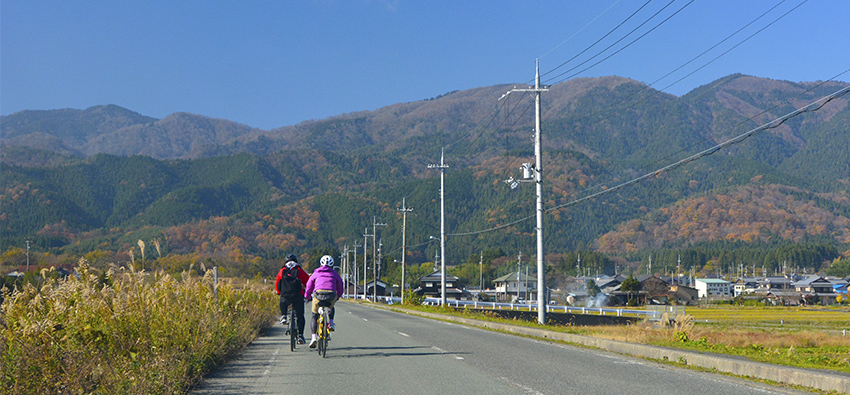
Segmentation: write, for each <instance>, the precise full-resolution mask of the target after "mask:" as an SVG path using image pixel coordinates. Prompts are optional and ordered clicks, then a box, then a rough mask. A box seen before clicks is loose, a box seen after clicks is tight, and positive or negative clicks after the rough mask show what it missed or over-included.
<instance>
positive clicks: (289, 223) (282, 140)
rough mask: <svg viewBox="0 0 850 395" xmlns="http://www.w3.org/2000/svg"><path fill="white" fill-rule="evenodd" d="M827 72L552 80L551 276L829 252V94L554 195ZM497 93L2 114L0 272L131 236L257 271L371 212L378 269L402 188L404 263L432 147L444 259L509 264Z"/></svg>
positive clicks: (511, 231)
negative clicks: (320, 109)
mask: <svg viewBox="0 0 850 395" xmlns="http://www.w3.org/2000/svg"><path fill="white" fill-rule="evenodd" d="M844 86H846V84H844V83H835V82H830V83H826V84H822V85H819V84H817V83H791V82H786V81H773V80H765V79H759V78H755V77H748V76H742V75H734V76H729V77H727V78H724V79H721V80H718V81H715V82H714V83H712V84H709V85H706V86H703V87H700V88H698V89H696V90H694V91H693V92H690V93H688V94H686V95H684V96H682V97H674V96H671V95H668V94H665V93H659V92H656V91H654V90H652V89H647V88H646V86H645V85H643V84H640V83H638V82H635V81H632V80H628V79H624V78H619V77H605V78H599V79H579V80H571V81H568V82H565V83H563V84H559V85H556V86H553V87H551V89H550V91H549V92H547V93H546V94H545V95H544V110H545V113H544V118H543V120H544V124H543V131H544V156H543V163H544V176H545V180H544V200H545V201H544V205H545V207H546V208H547V210H548V211H547V215H546V217H545V220H544V226H545V229H546V231H545V247H546V250H547V253H548V254H549V255H548V257H549V258H547V261H549V263H550V264H551V265H552V266H551V270H556V271H558V272H559V273H561V274H575V272H574V266H573V264H572V263H570V260H571V259H573V258H574V257H576V255H575V254H576V253H578V252H583V253H584V254H585V255H587V256H590V255H589V254H591V253H592V252H594V253H604V254H608V256H609V257H610V259H608V258H605V259H603V258H596V259H594V260H592V262H595V263H593V264H591V263H588V266H586V269H588V270H589V269H590V268H594V267H595V269H597V270H602V272H608V271H610V272H613V270H615V267H616V266H617V265H619V266H621V267H623V269H625V270H636V271H639V270H644V269H645V268H646V266H645V264H646V262H647V258H648V256H649V255H650V254H656V255H658V254H661V255H664V256H667V255H669V254H673V253H674V252H676V253H677V254H680V253H682V252H683V251H686V250H689V249H690V250H694V249H695V250H694V251H696V252H694V253H690V254H689V255H687V256H688V257H689V259H693V260H694V261H692V262H689V263H688V265H690V266H693V267H699V268H705V267H706V265H707V264H708V263H709V262H713V264H712V265H711V266H709V267H708V268H707V269H705V270H711V269H713V268H715V267H720V266H722V265H726V267H727V270H729V269H728V267H731V266H732V261H731V260H732V259H738V260H739V261H742V260H743V259H744V258H743V257H747V259H748V260H758V261H759V262H758V264H759V265H762V264H764V263H765V261H766V260H768V259H775V258H774V257H775V252H776V251H777V250H778V249H781V248H790V247H787V246H789V245H803V246H805V245H816V246H820V247H817V248H814V247H813V249H812V251H815V250H816V251H817V252H816V253H810V254H808V253H807V254H797V255H795V256H796V257H797V258H796V259H798V260H799V261H800V262H795V264H797V265H798V266H800V267H806V268H810V269H811V270H816V269H820V268H821V267H822V266H823V265H828V263H829V261H830V260H832V259H835V258H837V257H838V256H839V255H840V254H842V253H845V254H846V253H847V252H848V251H850V230H848V229H850V197H848V190H850V156H848V153H847V149H846V147H847V146H850V108H848V100H847V98H841V99H837V100H835V101H833V102H832V103H829V104H828V105H827V106H824V107H823V109H821V110H820V111H817V112H814V113H808V114H805V115H802V116H799V117H796V118H794V119H792V120H789V121H788V122H785V123H784V124H783V125H781V126H779V127H777V128H772V129H769V130H767V131H765V132H763V133H760V134H758V135H756V136H755V137H752V138H750V139H748V140H746V141H744V142H743V143H740V144H736V145H734V146H732V147H730V148H729V149H725V150H722V151H719V152H717V153H716V154H714V155H711V156H708V157H705V158H702V159H700V160H699V161H696V162H693V163H690V164H688V165H686V166H683V167H681V168H679V169H676V170H673V171H668V172H661V173H658V174H655V176H654V177H653V178H652V179H649V180H647V181H644V182H642V183H639V184H636V185H634V186H631V187H629V188H626V189H622V190H620V191H618V192H616V193H612V194H608V195H604V196H602V197H599V198H597V199H594V200H590V201H586V202H584V203H581V204H578V205H570V202H573V201H574V200H575V199H578V198H581V197H584V196H588V195H590V194H592V193H595V192H599V191H602V190H605V189H607V188H611V187H613V186H615V185H618V184H620V183H623V182H626V181H628V180H630V179H632V178H634V177H636V176H639V175H643V174H647V173H651V172H653V171H654V170H656V169H658V168H660V167H662V166H664V165H666V164H669V163H671V162H674V161H676V160H679V159H681V158H684V157H686V156H688V155H691V154H693V153H695V152H698V151H701V150H703V149H706V148H708V147H710V146H711V145H713V144H716V143H718V142H720V141H723V140H725V139H728V138H730V137H732V136H735V135H738V134H740V133H743V132H745V131H747V130H750V129H752V128H754V127H756V126H759V125H761V124H764V123H766V122H769V121H771V120H772V119H775V118H776V117H779V116H781V115H784V114H787V113H789V112H791V111H793V109H795V108H798V107H800V106H803V105H806V104H808V103H809V102H811V101H813V100H815V99H816V98H818V97H820V96H822V95H825V94H829V93H832V92H834V91H835V90H837V89H839V88H841V87H844ZM510 88H511V85H499V86H493V87H487V88H478V89H472V90H467V91H456V92H450V93H447V94H445V95H442V96H440V97H435V98H433V99H429V100H423V101H419V102H412V103H402V104H396V105H393V106H388V107H385V108H381V109H378V110H376V111H371V112H361V113H352V114H345V115H341V116H338V117H334V118H330V119H326V120H318V121H309V122H304V123H302V124H299V125H294V126H287V127H283V128H280V129H275V130H272V131H261V130H258V129H253V128H250V127H248V126H244V125H238V124H234V123H232V122H229V121H225V120H215V119H212V118H207V117H202V116H196V115H190V114H174V115H172V116H169V117H166V118H165V119H162V120H156V119H153V118H148V117H144V116H142V115H139V114H136V113H134V112H132V111H129V110H126V109H122V108H120V107H117V106H102V107H93V108H91V109H88V110H55V111H24V112H21V113H17V114H12V115H9V116H6V117H3V118H2V122H0V124H2V131H3V134H2V139H3V162H2V164H0V175H2V180H3V183H2V191H0V206H2V207H1V208H0V232H2V245H0V249H2V250H3V251H6V255H4V258H3V259H2V262H0V264H3V265H6V266H15V265H20V264H21V259H22V258H21V254H20V252H21V248H22V247H23V246H24V243H25V241H26V240H30V241H31V246H32V247H33V249H35V250H37V251H40V252H41V253H47V252H50V253H51V254H53V256H54V258H50V259H54V260H55V259H59V258H55V256H57V255H56V254H59V255H60V256H61V254H69V255H68V256H69V258H68V259H71V260H73V259H74V258H70V256H72V255H74V254H79V255H82V254H90V253H91V252H92V251H102V252H103V253H102V254H101V255H98V256H103V255H104V254H106V255H110V254H111V255H112V256H115V257H118V258H116V259H119V260H120V259H123V260H125V261H128V260H129V261H133V260H135V259H136V257H137V256H138V255H139V253H140V251H138V250H139V248H138V247H137V244H138V243H137V241H138V240H140V239H141V240H147V241H151V240H156V241H157V245H158V251H157V252H158V257H157V259H162V261H161V262H160V265H162V266H168V265H171V266H173V267H184V266H185V267H188V266H189V265H190V264H191V263H192V262H201V261H205V260H213V261H214V262H218V263H219V264H221V263H225V262H229V264H232V265H236V266H235V267H239V268H240V269H239V270H240V271H241V272H242V273H243V274H246V273H247V274H250V273H254V272H267V271H271V270H272V269H271V268H270V267H265V266H262V264H261V263H260V262H262V261H264V260H266V259H276V258H279V257H280V256H282V255H283V254H286V253H290V252H295V253H298V254H302V255H303V256H304V257H305V258H306V257H310V256H313V255H315V254H316V253H318V252H319V251H322V252H328V251H334V253H338V252H339V251H340V250H341V248H342V247H343V246H344V245H346V244H348V245H349V246H352V245H354V243H355V242H359V243H361V244H362V243H363V234H364V232H365V233H369V232H371V231H372V229H371V225H372V223H373V219H374V220H375V221H377V222H382V223H386V224H387V226H386V227H380V228H378V231H379V237H380V239H379V240H378V241H379V242H382V245H383V248H382V253H383V256H384V258H385V259H386V260H385V265H383V267H382V271H384V272H385V274H387V275H394V274H393V273H395V271H397V268H398V265H397V264H395V263H394V262H393V260H394V259H398V258H399V254H400V246H401V237H402V229H401V214H400V213H399V212H398V211H397V208H398V207H400V205H401V201H402V199H405V202H406V204H407V205H408V206H411V207H413V208H414V211H413V212H412V213H411V214H410V215H408V219H407V222H408V225H407V238H408V240H407V241H408V245H410V246H411V248H410V252H409V254H410V256H409V257H408V259H409V262H411V263H412V264H414V265H417V266H418V265H419V264H422V263H426V265H429V264H427V262H428V261H432V260H433V259H434V258H433V257H434V254H435V252H436V251H435V250H436V248H435V247H436V246H435V244H434V243H430V242H429V240H430V238H429V237H430V236H437V235H438V234H439V215H440V213H439V178H438V175H439V172H438V171H436V170H429V169H428V168H427V165H428V164H430V163H435V162H437V161H438V160H439V155H440V149H441V148H443V147H444V148H445V152H446V162H447V163H448V164H449V166H450V168H449V169H448V171H447V173H446V180H445V182H446V221H447V222H446V224H447V232H448V233H449V237H448V244H447V254H448V256H447V258H448V260H449V263H450V264H452V265H459V264H461V263H463V262H464V261H466V260H470V261H473V260H475V261H476V263H477V257H478V254H479V253H480V252H481V251H490V253H489V254H490V258H488V265H493V264H494V262H495V263H496V264H495V266H491V268H492V271H491V274H493V275H495V274H496V273H498V272H499V270H501V269H499V265H501V264H506V263H507V262H509V261H510V260H511V259H513V258H509V256H516V254H517V253H518V252H520V251H522V252H523V254H524V255H525V256H526V257H530V256H532V255H533V252H534V237H533V232H534V229H533V226H534V221H533V218H532V217H531V216H533V214H534V211H533V200H534V197H533V188H532V187H531V185H522V186H520V187H519V188H517V189H515V190H512V189H510V188H509V187H508V186H507V185H506V184H505V183H503V180H505V179H507V178H508V177H510V176H514V177H516V176H518V175H519V167H520V165H521V164H522V163H524V162H532V161H533V152H532V141H531V135H532V133H531V132H530V131H529V128H530V125H532V121H531V118H530V116H531V113H530V112H529V111H527V109H528V105H529V103H530V101H529V98H527V97H526V98H521V97H519V96H518V95H512V97H509V98H508V99H506V100H505V101H502V102H499V101H498V100H497V99H498V97H499V96H500V95H501V94H502V93H504V92H505V91H506V90H508V89H510ZM38 141H42V142H44V144H35V143H34V142H38ZM89 155H90V156H89ZM187 158H192V159H187ZM565 205H569V206H568V207H564V206H565ZM523 218H528V219H526V220H524V221H519V222H517V221H518V220H521V219H523ZM506 224H511V225H510V226H507V227H502V226H503V225H506ZM496 227H499V229H498V230H493V231H490V230H489V229H492V228H496ZM372 242H373V241H372V240H371V239H370V240H369V243H372ZM149 245H150V244H149ZM132 250H135V254H136V255H135V256H134V255H129V252H130V251H132ZM370 250H371V248H370ZM671 251H674V252H671ZM824 251H825V252H824ZM362 253H363V251H362V250H361V251H360V254H361V257H362ZM369 254H371V251H369ZM665 254H667V255H665ZM729 254H732V255H729ZM769 254H774V255H769ZM721 256H722V257H721ZM89 257H90V258H92V259H95V258H96V257H95V256H89ZM730 257H732V258H730ZM766 257H767V258H766ZM42 258H43V259H47V258H45V257H44V256H42ZM147 258H150V255H148V257H147ZM87 259H88V258H87ZM169 259H170V261H168V260H169ZM718 259H719V260H720V261H718ZM726 261H728V262H726ZM589 262H591V261H589ZM615 262H616V263H615ZM718 262H720V264H717V263H718ZM181 265H184V266H181ZM257 265H259V266H257ZM594 265H595V266H594ZM770 266H771V267H775V262H774V263H770ZM427 267H430V266H426V268H427ZM463 267H465V266H462V265H461V266H458V270H461V269H462V268H463ZM629 268H630V269H629ZM421 270H425V269H424V268H423V269H421Z"/></svg>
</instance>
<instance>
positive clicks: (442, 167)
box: [428, 150, 449, 306]
mask: <svg viewBox="0 0 850 395" xmlns="http://www.w3.org/2000/svg"><path fill="white" fill-rule="evenodd" d="M443 154H444V150H440V164H439V165H435V164H431V165H428V168H429V169H440V277H441V279H440V305H441V306H445V305H446V200H445V190H446V187H445V185H446V184H445V170H446V169H448V168H449V167H448V166H446V163H445V162H444V161H443V156H444V155H443Z"/></svg>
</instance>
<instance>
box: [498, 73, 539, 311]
mask: <svg viewBox="0 0 850 395" xmlns="http://www.w3.org/2000/svg"><path fill="white" fill-rule="evenodd" d="M547 91H549V89H547V88H544V87H541V86H540V60H539V59H538V60H537V61H536V62H535V75H534V86H533V87H530V88H525V89H518V88H514V89H512V90H511V91H510V92H508V93H511V92H531V93H532V94H534V157H535V162H534V169H533V170H534V184H535V185H536V191H537V227H536V228H535V233H536V234H537V322H538V323H541V324H545V323H546V300H545V299H546V281H545V278H544V272H545V270H544V269H543V158H542V156H541V138H540V116H541V109H542V106H541V104H540V93H541V92H547ZM511 181H512V182H513V183H514V184H515V181H513V180H511ZM512 187H515V185H512Z"/></svg>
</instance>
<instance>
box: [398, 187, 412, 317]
mask: <svg viewBox="0 0 850 395" xmlns="http://www.w3.org/2000/svg"><path fill="white" fill-rule="evenodd" d="M404 200H405V198H401V208H399V209H396V210H398V211H401V213H402V214H401V218H402V220H401V304H404V284H405V282H404V269H405V266H407V265H405V264H404V262H405V261H404V259H405V256H406V255H407V213H410V212H413V209H412V208H410V207H407V205H405V202H404Z"/></svg>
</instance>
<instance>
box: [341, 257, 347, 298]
mask: <svg viewBox="0 0 850 395" xmlns="http://www.w3.org/2000/svg"><path fill="white" fill-rule="evenodd" d="M342 251H343V252H342V281H343V287H342V296H343V297H345V291H347V290H348V272H347V269H348V244H346V245H345V248H343V250H342Z"/></svg>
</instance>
